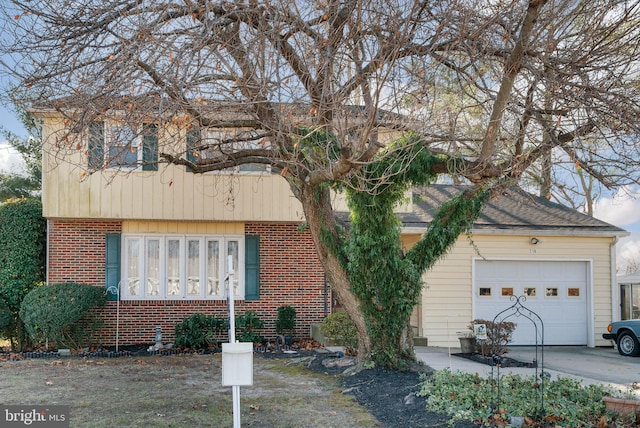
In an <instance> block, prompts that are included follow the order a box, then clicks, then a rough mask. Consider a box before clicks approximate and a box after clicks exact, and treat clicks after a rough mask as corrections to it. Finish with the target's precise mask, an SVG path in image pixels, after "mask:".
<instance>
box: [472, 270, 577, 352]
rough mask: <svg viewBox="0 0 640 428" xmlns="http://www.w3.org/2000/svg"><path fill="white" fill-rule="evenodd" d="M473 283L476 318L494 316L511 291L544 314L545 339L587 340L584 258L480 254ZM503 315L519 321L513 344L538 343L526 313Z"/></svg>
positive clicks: (552, 342) (558, 342) (554, 342)
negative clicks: (485, 257) (522, 258)
mask: <svg viewBox="0 0 640 428" xmlns="http://www.w3.org/2000/svg"><path fill="white" fill-rule="evenodd" d="M474 284H475V285H474V287H475V290H474V318H475V319H486V320H493V319H494V317H495V316H496V315H497V314H498V313H499V312H500V311H502V310H503V309H507V308H509V307H510V306H511V305H513V303H514V301H513V300H511V299H510V296H512V295H513V296H525V298H526V301H523V302H522V304H523V305H524V306H525V307H526V308H528V309H531V311H533V312H535V313H536V314H538V316H540V318H542V322H543V323H544V344H545V345H586V344H587V330H588V326H587V289H588V288H587V284H588V264H587V262H573V261H572V262H567V261H557V262H555V261H504V260H500V261H491V260H478V261H476V264H475V282H474ZM522 313H524V314H526V312H522ZM506 321H513V322H515V323H516V324H517V326H516V330H515V332H514V335H513V342H512V344H513V345H533V344H535V343H536V338H535V327H534V325H533V323H532V322H531V321H530V320H529V319H527V318H526V317H525V316H522V315H520V316H513V317H509V318H508V319H506Z"/></svg>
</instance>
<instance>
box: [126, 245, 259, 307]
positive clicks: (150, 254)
mask: <svg viewBox="0 0 640 428" xmlns="http://www.w3.org/2000/svg"><path fill="white" fill-rule="evenodd" d="M122 241H123V243H124V244H123V252H124V254H123V255H122V261H123V263H122V266H123V268H122V285H121V293H122V298H123V299H129V300H136V299H138V300H142V299H145V300H146V299H169V300H182V299H199V300H200V299H224V298H226V295H227V291H226V280H227V275H228V270H229V269H228V266H229V263H230V264H231V266H232V267H233V269H234V275H233V283H232V287H233V293H234V295H235V298H236V299H244V298H245V287H244V265H245V260H244V259H245V257H244V255H245V253H244V243H245V237H244V236H215V235H203V236H191V235H123V237H122ZM253 288H255V290H253ZM251 293H255V294H256V297H255V298H257V285H255V286H253V285H252V291H251ZM247 298H249V297H247Z"/></svg>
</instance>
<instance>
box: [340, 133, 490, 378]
mask: <svg viewBox="0 0 640 428" xmlns="http://www.w3.org/2000/svg"><path fill="white" fill-rule="evenodd" d="M437 161H439V158H438V157H437V156H435V155H433V154H432V153H430V152H429V151H428V150H426V149H424V148H423V147H422V146H421V145H420V144H419V136H417V135H414V134H408V135H406V136H405V137H403V138H401V139H399V140H398V141H396V142H395V143H394V144H392V145H390V146H389V147H388V148H387V149H386V150H385V151H384V152H383V153H382V154H381V158H380V160H379V161H377V162H374V163H372V164H370V165H368V166H367V167H366V168H365V169H364V171H363V177H362V178H361V179H360V180H359V181H358V182H357V183H356V182H354V183H352V186H351V187H348V188H347V189H346V192H347V202H348V204H349V208H350V210H351V222H352V227H351V229H350V230H349V235H348V238H347V240H346V243H345V245H344V251H342V252H341V253H342V254H346V255H348V256H347V257H348V262H347V263H346V269H347V272H348V273H349V279H350V281H351V287H352V290H353V292H354V293H355V295H356V296H357V297H358V300H359V302H360V308H361V310H362V312H363V315H364V317H365V321H366V323H367V332H368V333H369V336H370V338H371V344H372V351H371V356H370V357H371V359H372V360H373V362H374V363H375V364H376V365H378V366H384V367H393V368H403V366H404V364H405V363H406V361H407V360H412V359H414V357H413V355H412V353H411V350H410V349H408V348H407V347H405V346H404V345H403V343H402V342H403V336H404V333H405V332H406V329H407V328H408V323H409V318H410V316H411V313H412V311H413V308H414V307H415V305H416V304H417V303H418V298H419V296H420V291H421V289H422V274H423V273H424V272H425V271H426V270H427V269H428V268H430V267H431V266H433V264H434V263H435V262H436V261H437V260H438V259H439V258H440V257H441V256H442V255H443V254H445V253H446V252H447V251H448V250H449V249H450V248H451V246H452V245H453V244H454V243H455V242H456V240H457V238H458V236H459V235H460V234H461V233H463V232H465V231H468V230H470V228H471V226H472V225H473V221H474V220H475V219H476V218H477V217H478V215H479V214H480V211H481V209H482V207H483V205H484V202H485V201H486V196H487V192H483V191H480V192H477V193H475V194H472V195H465V194H462V195H459V196H457V197H455V198H454V199H452V200H450V201H449V202H447V203H446V204H444V205H443V206H442V207H441V209H440V210H439V212H438V213H437V215H436V216H435V218H434V220H433V221H432V222H431V224H430V225H429V228H428V229H427V231H426V234H425V236H424V237H423V238H422V239H421V240H420V241H419V242H418V243H417V244H416V245H415V246H414V247H413V248H412V249H411V250H410V251H409V252H408V253H407V254H406V255H405V254H404V253H403V249H402V246H401V241H400V235H401V223H400V220H399V218H398V216H397V215H396V214H395V213H394V208H395V207H396V206H397V205H398V204H399V203H401V202H402V200H403V198H404V197H405V196H404V195H405V192H406V190H408V189H409V188H410V187H411V186H413V185H429V183H431V182H432V181H433V180H434V179H435V178H436V176H435V175H434V174H432V173H431V171H432V165H433V164H434V163H435V162H437Z"/></svg>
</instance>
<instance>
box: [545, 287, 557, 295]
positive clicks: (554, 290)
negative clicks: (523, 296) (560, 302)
mask: <svg viewBox="0 0 640 428" xmlns="http://www.w3.org/2000/svg"><path fill="white" fill-rule="evenodd" d="M545 295H546V296H547V297H557V296H558V288H557V287H547V289H546V292H545Z"/></svg>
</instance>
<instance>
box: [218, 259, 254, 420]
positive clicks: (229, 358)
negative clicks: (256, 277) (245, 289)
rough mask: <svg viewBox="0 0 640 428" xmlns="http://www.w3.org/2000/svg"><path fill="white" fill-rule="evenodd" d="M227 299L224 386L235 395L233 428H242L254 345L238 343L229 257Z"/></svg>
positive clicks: (251, 379)
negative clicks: (244, 390) (242, 397)
mask: <svg viewBox="0 0 640 428" xmlns="http://www.w3.org/2000/svg"><path fill="white" fill-rule="evenodd" d="M228 266H229V267H228V270H229V275H228V276H227V299H228V301H229V343H223V344H222V385H224V386H231V391H232V393H233V427H234V428H240V385H253V343H237V342H236V322H235V316H236V315H235V308H234V300H235V290H234V287H233V274H234V271H233V258H232V257H231V256H229V262H228Z"/></svg>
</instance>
